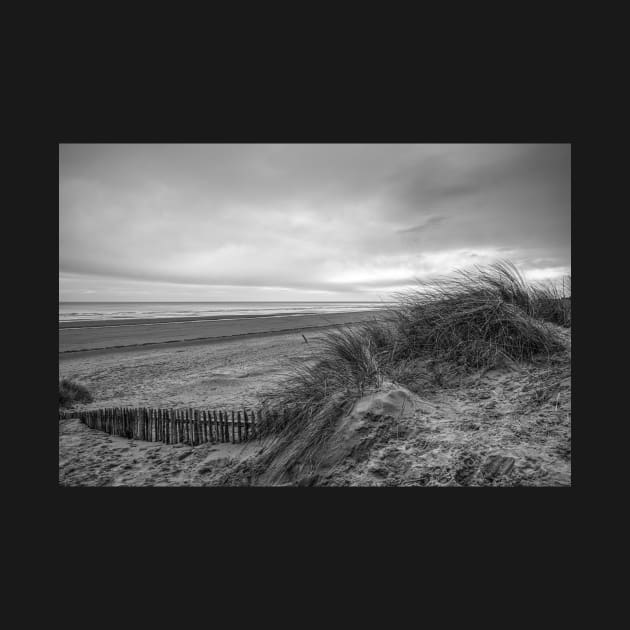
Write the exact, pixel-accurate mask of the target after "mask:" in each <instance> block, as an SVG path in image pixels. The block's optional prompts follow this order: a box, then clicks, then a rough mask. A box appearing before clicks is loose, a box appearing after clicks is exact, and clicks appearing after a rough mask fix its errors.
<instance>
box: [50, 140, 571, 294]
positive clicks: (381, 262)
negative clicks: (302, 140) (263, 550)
mask: <svg viewBox="0 0 630 630" xmlns="http://www.w3.org/2000/svg"><path fill="white" fill-rule="evenodd" d="M570 155H571V153H570V145H508V144H498V145H469V144H466V145H452V144H446V145H413V144H402V145H385V144H374V145H363V144H357V145H344V144H339V145H326V144H322V145H299V144H295V145H291V144H290V145H244V144H234V145H207V144H205V145H177V144H165V145H159V144H153V145H139V144H135V145H134V144H125V145H121V144H102V145H86V144H83V145H81V144H74V145H61V146H60V148H59V298H60V300H62V301H88V300H104V301H108V300H345V299H347V300H371V299H379V298H383V299H387V297H388V296H389V295H390V294H391V292H392V291H396V290H400V289H401V288H403V287H405V286H408V285H409V284H410V283H412V282H413V280H414V278H420V279H430V278H431V277H432V276H435V275H436V274H444V273H448V272H449V271H451V270H452V269H454V268H457V267H467V266H470V265H472V264H484V263H488V262H491V261H493V260H496V259H498V258H510V259H511V260H513V261H514V262H516V263H517V264H518V265H519V266H520V267H521V269H522V270H524V271H525V272H526V275H527V276H528V277H529V278H531V279H534V280H545V279H554V278H559V277H560V276H561V275H563V274H566V273H569V272H570V264H571V237H570V232H571V224H570V220H571V192H570V190H571V189H570V174H571V157H570Z"/></svg>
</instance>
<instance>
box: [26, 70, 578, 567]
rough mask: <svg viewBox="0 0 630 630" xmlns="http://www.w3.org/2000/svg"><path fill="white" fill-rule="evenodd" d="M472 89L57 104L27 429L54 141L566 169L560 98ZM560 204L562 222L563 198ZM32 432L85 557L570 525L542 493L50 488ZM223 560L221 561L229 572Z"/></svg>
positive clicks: (50, 369)
mask: <svg viewBox="0 0 630 630" xmlns="http://www.w3.org/2000/svg"><path fill="white" fill-rule="evenodd" d="M473 83H474V82H472V83H471V82H470V81H468V82H466V83H465V84H461V85H459V86H455V87H456V89H454V90H451V91H446V92H445V93H444V94H442V95H441V96H442V97H443V98H435V91H434V90H432V91H427V92H424V93H422V94H407V93H405V94H402V93H401V92H400V91H399V90H396V89H395V85H391V86H384V87H383V88H382V89H381V90H379V89H376V88H374V89H368V90H364V91H359V90H357V91H356V92H355V93H353V94H351V95H349V97H348V98H343V97H341V94H340V93H336V92H333V91H330V90H328V91H327V90H323V91H321V92H320V93H319V94H318V95H315V94H314V93H305V92H304V91H300V90H296V93H294V94H292V95H291V94H287V92H290V90H285V92H283V96H286V97H287V99H286V100H285V101H283V100H282V97H281V98H279V99H273V100H272V99H269V98H268V96H269V91H270V90H271V89H272V86H271V85H267V86H265V87H264V89H262V91H260V92H257V91H255V90H253V89H249V88H251V86H249V88H248V89H247V90H242V91H241V92H237V93H235V94H233V98H231V99H229V100H228V99H225V98H224V92H221V97H220V98H217V99H216V100H213V99H212V98H203V99H201V101H195V100H194V99H191V98H189V96H188V95H182V97H181V98H173V97H171V98H168V99H164V100H163V101H162V102H161V105H162V106H161V107H156V106H155V100H154V96H155V95H154V94H152V93H151V94H149V93H144V94H142V95H140V96H141V98H139V99H135V98H134V97H135V93H134V95H133V96H131V95H127V94H125V95H124V96H123V94H121V93H115V94H114V95H113V97H112V98H101V99H99V98H97V94H93V93H88V94H83V98H81V99H78V100H75V101H73V100H72V96H70V98H69V99H67V100H66V101H64V103H63V104H61V106H60V108H59V109H60V110H61V111H62V114H63V115H62V116H59V118H58V119H57V124H56V129H55V133H56V136H54V137H53V138H50V141H49V142H46V143H45V144H44V151H43V152H42V155H43V156H44V157H45V159H44V161H43V164H42V165H41V166H42V174H41V175H37V177H39V179H38V180H37V181H38V182H45V181H50V189H49V188H48V187H47V186H44V185H37V186H34V187H33V192H35V193H36V194H37V193H39V194H40V195H41V199H39V200H38V202H39V203H37V202H34V203H37V207H38V209H39V210H38V211H37V217H38V223H39V229H38V231H37V233H36V234H35V236H34V238H35V240H36V245H34V247H36V248H37V251H38V252H39V254H38V256H37V259H36V260H35V261H34V262H35V268H36V269H41V267H45V273H44V275H45V278H44V276H42V274H41V272H40V271H38V272H37V276H35V277H37V278H41V281H38V285H39V287H38V296H37V301H38V303H39V304H41V300H43V299H45V302H46V304H47V307H46V313H47V316H46V322H45V323H44V324H42V320H41V315H39V314H38V315H37V316H36V317H35V316H33V318H32V319H33V321H31V322H29V323H28V326H29V330H37V334H36V335H35V337H36V339H35V343H36V345H35V347H36V348H38V354H39V358H38V369H41V381H40V382H42V383H47V384H48V386H47V387H45V389H42V391H46V392H47V394H46V395H45V396H43V395H42V396H40V395H37V396H33V395H32V394H31V395H30V396H29V397H28V400H29V401H30V400H33V401H34V402H35V404H36V406H38V405H41V413H37V417H40V418H42V419H45V418H47V417H49V416H50V415H51V412H52V411H53V409H52V406H53V400H54V398H53V397H54V396H55V393H54V391H53V388H54V385H55V383H54V380H53V376H52V375H53V373H54V361H55V354H56V352H57V350H56V349H55V346H56V341H55V337H54V333H53V331H54V330H55V319H54V318H55V311H54V309H55V295H54V294H55V285H57V286H58V277H57V274H56V272H55V270H54V268H53V265H52V264H48V263H44V264H42V263H43V262H44V261H46V260H48V261H52V260H54V258H55V257H56V256H57V257H58V225H57V224H56V223H55V213H54V203H55V202H54V197H53V194H56V193H55V192H54V189H55V188H57V186H58V184H57V183H56V182H54V181H53V174H52V170H53V168H54V161H55V160H57V161H58V144H59V143H65V142H190V141H194V142H563V143H566V142H569V143H572V144H573V151H572V159H573V158H574V156H575V135H574V134H575V132H576V127H575V125H574V122H573V118H572V116H571V112H572V111H573V110H572V108H571V107H570V106H569V105H570V103H568V102H567V97H568V95H567V94H562V93H559V91H558V90H552V91H550V92H549V91H547V92H544V91H543V90H544V88H546V87H547V86H539V88H538V89H537V88H535V87H534V89H531V88H530V89H527V88H526V87H525V86H521V87H522V89H519V90H514V89H510V87H509V86H507V85H500V86H499V89H497V90H496V91H495V92H493V93H491V95H490V98H488V99H484V100H482V99H480V98H479V89H477V88H478V86H475V85H474V84H473ZM259 87H260V86H259ZM451 87H452V86H451ZM513 87H514V86H512V88H513ZM502 88H505V90H503V89H502ZM214 93H215V95H216V92H214ZM253 94H255V97H254V96H253ZM179 96H180V95H179V94H177V97H179ZM175 101H178V104H177V106H176V105H174V103H175ZM121 103H124V105H125V106H124V107H123V106H121ZM86 104H87V106H86ZM573 168H574V163H573V164H572V169H573ZM49 178H50V179H49ZM575 181H576V178H575V176H573V183H575ZM573 204H574V207H573V210H572V215H573V213H574V212H575V210H576V208H575V206H576V205H577V204H576V203H575V194H573ZM580 205H581V204H580ZM53 235H57V238H53ZM572 235H573V230H572ZM55 247H57V252H55ZM582 271H584V270H583V269H582ZM578 286H579V284H578ZM578 292H579V289H578ZM579 319H580V318H579V316H578V327H579V325H580V324H579ZM57 369H58V366H57ZM29 404H30V402H29ZM44 424H46V427H45V429H46V431H45V435H46V438H45V439H41V433H38V435H39V438H38V440H37V441H38V444H37V447H38V448H41V453H38V455H37V457H38V460H39V462H45V463H46V465H45V467H44V466H42V469H37V470H36V474H37V476H38V477H39V480H38V482H37V483H38V485H39V486H41V487H43V488H45V494H46V495H47V496H48V497H49V498H51V499H52V501H53V502H54V504H55V506H56V507H55V510H54V513H55V520H56V522H55V525H56V532H57V534H58V536H59V540H60V544H66V545H69V548H72V549H76V550H77V553H78V554H79V555H80V554H81V551H79V549H81V547H82V546H83V545H86V546H88V547H90V548H94V546H95V544H96V543H95V541H94V538H93V535H92V533H91V532H93V531H94V530H93V527H95V526H96V527H97V529H98V530H99V531H100V532H102V533H104V534H105V536H104V538H102V539H101V541H103V542H102V544H106V546H107V548H108V549H111V548H112V545H110V544H108V543H111V542H115V541H118V540H121V539H124V538H125V537H126V535H127V534H126V533H125V532H129V531H130V529H129V528H131V531H144V532H145V533H146V535H147V545H148V548H151V549H160V545H161V544H163V543H164V541H165V539H164V534H165V533H166V532H174V531H179V530H181V529H184V530H186V531H191V529H190V528H200V529H201V530H202V531H211V532H215V534H214V535H213V536H216V537H215V541H216V542H217V544H216V545H214V546H213V545H211V546H210V549H212V550H213V551H211V552H210V553H216V554H221V553H222V551H225V552H226V559H227V556H229V554H230V553H231V552H232V551H234V549H235V548H236V547H238V545H236V543H234V545H231V544H230V543H226V544H225V549H224V545H223V544H222V543H221V542H220V540H221V535H217V532H219V531H221V532H224V533H225V536H226V537H227V538H228V539H230V540H232V542H234V541H238V540H245V541H248V543H247V544H245V545H244V548H245V549H249V550H250V551H251V550H252V549H254V550H258V552H261V550H262V549H264V548H266V549H269V548H273V547H274V546H276V551H278V550H279V549H287V548H289V549H295V548H296V547H298V548H300V549H301V550H302V552H304V550H305V547H306V549H307V552H308V553H317V551H318V550H319V551H321V552H322V553H328V554H329V553H330V552H331V550H333V549H337V550H338V551H339V552H340V553H343V550H342V549H341V548H340V547H344V546H345V549H346V552H347V551H348V549H349V550H351V552H355V553H356V551H357V548H358V547H360V545H365V547H364V549H369V548H370V545H374V544H376V545H377V546H381V547H382V548H383V549H387V548H388V547H389V546H390V545H398V544H403V545H404V547H405V548H406V547H407V546H411V547H414V546H415V547H419V546H425V545H426V544H427V541H428V540H432V538H431V537H432V536H435V537H438V538H439V539H440V540H442V541H445V540H450V541H451V544H453V545H454V546H455V547H458V546H459V543H460V542H461V540H462V538H464V539H466V540H468V541H470V542H471V544H476V543H474V542H473V541H478V540H481V539H484V540H486V541H489V542H490V544H491V547H492V548H496V547H497V546H500V545H501V544H504V543H505V544H508V543H513V542H514V540H515V539H519V540H520V541H521V542H523V544H526V543H525V542H524V541H530V540H531V539H532V537H534V536H535V533H536V532H540V530H541V528H543V529H544V530H547V531H548V528H549V526H550V524H553V527H554V529H555V530H556V532H557V534H556V535H557V536H559V537H562V536H563V534H562V533H561V531H562V530H564V531H566V529H565V528H568V527H569V524H568V523H569V520H570V519H571V518H572V517H573V513H572V512H573V509H572V501H571V499H570V498H569V494H570V493H572V492H573V490H572V489H556V488H511V489H474V490H472V489H450V488H449V489H420V488H419V489H413V488H389V489H386V490H385V489H378V488H354V489H336V488H326V489H324V488H311V489H308V490H304V489H302V488H295V489H293V488H286V489H285V488H279V489H275V488H268V489H266V488H263V489H243V488H213V489H198V488H178V489H177V490H174V489H171V488H117V489H115V490H114V489H111V488H105V489H100V488H99V489H94V488H60V487H58V483H57V472H56V469H57V468H58V462H57V461H56V457H57V455H56V453H55V448H54V440H55V439H56V438H55V436H54V434H53V431H54V425H53V424H52V422H50V423H47V422H45V423H44ZM49 431H50V435H49V434H48V432H49ZM121 524H123V525H121ZM229 532H231V533H232V536H230V535H229ZM108 533H109V535H108ZM213 536H210V538H212V537H213ZM201 537H202V538H203V536H201ZM166 539H167V540H168V536H167V537H166ZM555 540H556V541H558V538H555ZM342 541H343V542H342ZM167 546H168V545H167ZM230 550H231V551H230ZM409 553H411V551H409ZM233 561H234V559H233V558H232V557H230V560H229V562H230V563H232V562H233ZM244 561H247V560H244ZM121 562H123V560H122V559H121Z"/></svg>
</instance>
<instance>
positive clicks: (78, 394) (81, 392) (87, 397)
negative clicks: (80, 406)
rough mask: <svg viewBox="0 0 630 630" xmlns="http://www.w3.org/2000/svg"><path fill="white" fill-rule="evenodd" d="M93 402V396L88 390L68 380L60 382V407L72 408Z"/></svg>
mask: <svg viewBox="0 0 630 630" xmlns="http://www.w3.org/2000/svg"><path fill="white" fill-rule="evenodd" d="M89 402H92V394H90V392H89V391H88V389H87V388H86V387H85V386H84V385H81V384H80V383H77V382H75V381H71V380H69V379H67V378H64V379H62V380H61V381H59V407H71V406H72V405H73V404H75V403H89Z"/></svg>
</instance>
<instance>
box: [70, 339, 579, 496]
mask: <svg viewBox="0 0 630 630" xmlns="http://www.w3.org/2000/svg"><path fill="white" fill-rule="evenodd" d="M322 334H323V332H322V331H311V333H308V334H307V335H306V336H307V338H308V339H309V343H305V342H304V339H303V338H302V335H301V333H296V332H293V333H288V334H277V335H271V336H262V337H253V338H241V339H235V340H230V341H225V340H224V341H217V342H214V343H211V344H203V345H195V346H190V347H186V348H173V347H171V348H169V347H161V348H136V349H127V350H124V351H120V350H114V351H109V353H105V354H96V355H93V354H90V353H87V354H85V355H83V354H81V353H76V354H74V353H69V354H68V355H61V356H60V364H59V369H60V377H70V378H73V379H76V380H79V381H81V382H83V383H85V384H86V385H87V386H88V388H89V389H90V391H91V392H92V393H93V395H94V402H93V403H92V404H90V405H87V407H88V408H89V407H93V408H98V407H107V406H126V405H129V406H164V407H171V406H186V407H190V406H192V407H215V406H228V407H229V406H238V405H252V406H253V405H255V404H256V403H257V401H258V397H259V395H260V394H261V392H264V391H265V390H267V389H268V388H270V387H272V386H274V385H277V384H278V383H281V381H282V379H283V378H284V377H285V376H286V375H287V374H288V373H290V372H291V370H292V366H294V365H296V364H297V363H300V362H304V361H310V360H313V358H314V355H315V352H316V350H317V343H316V340H317V338H319V337H320V336H321V335H322ZM563 335H564V338H565V340H566V342H567V350H566V352H563V353H560V354H558V355H557V356H554V357H552V358H551V360H550V361H549V360H547V358H546V357H541V360H540V361H535V362H533V363H523V364H514V365H510V366H507V365H506V366H503V367H499V368H496V369H493V370H490V371H486V372H479V373H475V374H471V375H464V376H459V377H457V378H454V379H451V380H450V381H445V382H444V383H439V384H437V383H431V382H430V380H426V379H419V380H418V381H417V382H416V383H412V384H406V386H404V387H403V386H401V385H400V384H397V383H391V382H390V383H384V384H383V386H382V387H381V388H380V389H379V390H377V391H373V392H369V393H367V394H366V396H365V397H364V398H362V399H360V400H358V401H356V403H355V404H354V405H353V406H352V408H351V409H350V410H349V411H348V413H347V414H346V415H345V416H343V417H341V418H340V419H339V420H338V422H337V423H336V424H335V425H334V426H333V427H331V433H330V435H329V436H328V439H327V440H324V441H323V442H322V444H321V445H319V447H318V448H317V449H316V450H315V451H313V452H311V453H310V455H309V459H308V461H307V462H299V464H298V465H291V466H290V467H289V468H287V467H286V466H285V465H284V463H286V462H287V461H290V460H291V454H292V452H296V450H297V451H299V448H298V447H299V445H297V444H293V445H290V448H289V447H287V448H288V450H287V449H285V450H281V451H279V452H278V453H277V454H275V455H274V457H273V458H272V459H271V460H269V458H268V457H267V458H266V453H267V454H268V453H269V452H271V451H270V443H267V444H265V445H262V444H259V443H256V442H253V443H250V444H248V445H238V444H236V445H231V444H216V445H212V444H203V445H200V446H196V447H194V448H193V447H189V446H183V445H176V446H170V445H164V444H153V443H147V442H137V441H136V442H134V441H131V440H127V439H125V438H119V437H112V436H109V435H107V434H105V433H100V432H98V431H94V430H91V429H88V428H87V427H85V426H84V425H81V424H80V423H79V422H78V421H77V420H72V419H70V420H63V421H60V422H59V483H60V484H61V485H67V486H76V485H88V486H91V485H131V486H135V485H168V486H186V485H201V486H213V485H279V486H284V485H289V486H291V485H333V486H569V485H571V350H570V343H571V338H570V331H564V333H563ZM263 462H264V466H262V463H263ZM261 466H262V467H261Z"/></svg>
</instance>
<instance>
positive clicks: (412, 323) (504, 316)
mask: <svg viewBox="0 0 630 630" xmlns="http://www.w3.org/2000/svg"><path fill="white" fill-rule="evenodd" d="M558 297H561V296H558V295H557V293H554V290H553V289H552V288H550V287H544V286H538V287H533V286H531V285H529V284H527V283H526V282H525V281H524V279H523V277H522V275H521V274H520V273H519V271H518V269H517V268H516V267H515V266H514V265H513V264H512V263H510V262H505V261H502V262H498V263H496V264H494V265H490V266H489V267H485V268H479V267H477V268H475V269H474V270H473V271H458V272H456V273H454V274H453V275H451V276H449V277H444V278H440V279H438V280H437V281H434V282H432V283H431V284H419V285H418V286H417V288H416V289H415V290H413V291H409V292H407V293H404V294H399V295H397V296H396V298H397V305H396V306H395V307H394V308H393V309H392V310H391V311H390V313H389V316H388V317H387V318H386V319H384V320H383V319H381V320H378V321H377V320H374V321H372V322H366V323H361V324H357V325H354V326H345V327H341V328H339V329H337V330H335V331H332V332H328V333H327V334H325V336H324V338H323V340H321V342H320V347H319V353H318V355H317V356H316V360H315V362H314V363H312V364H309V365H304V366H301V367H298V368H297V369H296V371H295V372H294V373H293V374H292V375H291V376H290V377H289V378H288V379H287V380H286V381H284V382H283V383H282V385H281V386H280V387H279V388H277V389H275V390H273V391H271V392H268V393H267V394H266V396H265V403H264V404H265V405H266V406H267V407H268V409H269V411H270V413H269V414H268V418H269V419H268V420H267V422H266V423H265V424H264V425H263V426H262V427H261V430H262V433H263V434H267V435H269V434H282V435H283V436H291V435H295V434H296V433H297V432H299V431H300V430H302V428H303V427H304V426H305V425H308V424H310V423H314V424H317V426H318V427H320V429H319V432H320V433H321V432H322V431H324V429H325V427H326V426H329V422H327V420H326V419H332V420H334V419H335V418H337V417H339V414H340V413H341V412H342V411H343V410H344V409H346V408H348V407H349V405H350V404H352V403H353V402H354V401H355V400H357V399H358V398H360V397H361V396H362V395H363V394H364V393H365V392H366V390H368V389H370V388H376V387H378V386H379V385H381V384H382V383H383V381H384V380H386V379H387V380H392V381H396V382H401V383H404V382H405V381H408V380H409V379H410V378H414V377H415V376H417V374H416V373H415V372H414V370H416V369H417V365H418V360H424V361H425V362H426V363H427V364H429V365H431V364H432V365H434V366H438V367H437V368H436V369H438V372H436V375H435V382H437V383H439V382H440V379H441V378H442V376H443V374H444V373H445V372H448V371H449V370H450V369H451V368H449V367H446V368H445V367H444V366H452V369H460V370H461V369H463V370H467V371H471V370H477V369H483V368H489V367H492V366H494V365H496V364H497V363H500V362H502V361H507V362H508V363H509V362H520V361H530V360H532V359H534V358H535V357H540V356H547V357H549V356H551V355H552V354H554V353H555V352H557V351H560V350H562V349H563V348H564V344H563V342H562V340H561V339H560V337H559V336H558V334H557V333H556V331H554V329H553V326H550V325H549V323H550V322H551V323H554V324H561V325H570V300H569V302H568V308H567V305H566V303H565V302H563V301H561V300H557V298H558ZM567 323H568V324H567ZM274 410H275V412H274ZM277 410H281V413H278V411H277Z"/></svg>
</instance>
